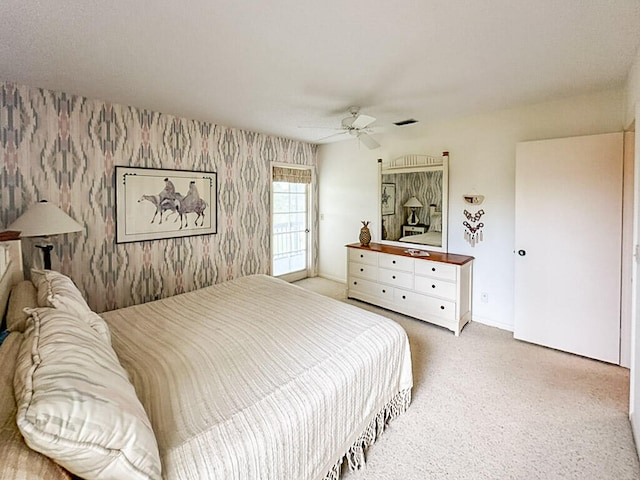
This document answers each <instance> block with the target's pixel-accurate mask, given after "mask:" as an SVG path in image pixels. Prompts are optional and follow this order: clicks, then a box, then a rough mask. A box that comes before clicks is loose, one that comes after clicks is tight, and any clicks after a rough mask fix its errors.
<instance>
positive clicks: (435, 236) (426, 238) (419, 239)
mask: <svg viewBox="0 0 640 480" xmlns="http://www.w3.org/2000/svg"><path fill="white" fill-rule="evenodd" d="M400 241H401V242H409V243H420V244H422V245H431V246H434V247H441V246H442V232H427V233H419V234H417V235H407V236H405V237H400Z"/></svg>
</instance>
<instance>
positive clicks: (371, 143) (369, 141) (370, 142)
mask: <svg viewBox="0 0 640 480" xmlns="http://www.w3.org/2000/svg"><path fill="white" fill-rule="evenodd" d="M358 139H359V140H360V141H361V142H362V143H364V146H365V147H367V148H368V149H369V150H374V149H376V148H378V147H379V146H380V144H379V143H378V142H376V141H375V140H374V139H373V137H371V136H370V135H367V134H366V133H363V132H360V134H359V135H358Z"/></svg>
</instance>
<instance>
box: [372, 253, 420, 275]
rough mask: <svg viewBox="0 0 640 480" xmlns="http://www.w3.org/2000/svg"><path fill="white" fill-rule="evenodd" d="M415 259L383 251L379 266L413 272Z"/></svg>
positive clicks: (379, 258)
mask: <svg viewBox="0 0 640 480" xmlns="http://www.w3.org/2000/svg"><path fill="white" fill-rule="evenodd" d="M413 261H414V260H413V258H409V257H402V256H400V255H388V254H386V253H381V254H380V256H379V257H378V266H380V267H382V268H392V269H394V270H404V271H405V272H411V273H413Z"/></svg>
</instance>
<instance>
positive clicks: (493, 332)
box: [296, 277, 640, 480]
mask: <svg viewBox="0 0 640 480" xmlns="http://www.w3.org/2000/svg"><path fill="white" fill-rule="evenodd" d="M296 284H297V285H299V286H301V287H303V288H307V289H309V290H313V291H315V292H318V293H320V294H323V295H326V296H330V297H333V298H336V299H338V300H341V301H344V302H348V303H350V304H352V305H356V306H358V307H360V308H365V309H367V310H370V311H374V312H377V313H380V314H382V315H384V316H386V317H389V318H391V319H393V320H395V321H396V322H398V323H399V324H400V325H402V326H403V327H404V329H405V330H406V332H407V334H408V335H409V341H410V344H411V355H412V361H413V374H414V388H413V401H412V404H411V407H410V408H409V410H408V411H407V412H406V413H405V414H403V415H401V416H399V417H398V418H396V419H395V420H394V421H392V422H391V423H390V424H389V426H388V428H387V430H386V431H385V433H384V435H382V436H381V437H380V438H379V439H378V441H377V442H376V444H375V445H373V446H372V447H371V448H370V449H369V450H368V452H367V463H366V466H365V467H364V468H363V469H361V470H359V471H355V472H351V471H345V472H344V473H343V476H342V479H343V480H396V479H408V480H413V479H461V480H466V479H474V480H479V479H523V480H524V479H581V480H596V479H603V480H605V479H607V480H608V479H612V480H613V479H616V480H626V479H629V480H638V479H640V464H639V462H638V456H637V453H636V450H635V446H634V443H633V436H632V433H631V426H630V423H629V419H628V410H629V400H628V397H629V371H628V370H627V369H624V368H622V367H617V366H614V365H609V364H605V363H602V362H599V361H595V360H590V359H586V358H583V357H579V356H576V355H571V354H568V353H564V352H559V351H556V350H552V349H548V348H544V347H540V346H537V345H532V344H528V343H524V342H520V341H517V340H514V339H513V336H512V334H511V332H507V331H504V330H500V329H496V328H492V327H488V326H485V325H482V324H479V323H474V322H472V323H470V324H469V325H467V326H466V327H465V328H464V330H463V331H462V333H461V334H460V337H455V336H454V335H453V333H452V332H450V331H448V330H445V329H443V328H440V327H437V326H434V325H430V324H428V323H425V322H422V321H419V320H415V319H412V318H410V317H406V316H404V315H400V314H396V313H394V312H390V311H388V310H384V309H381V308H377V307H374V306H371V305H368V304H366V303H363V302H359V301H356V300H347V299H346V295H345V285H344V284H342V283H339V282H333V281H331V280H326V279H323V278H319V277H315V278H309V279H305V280H302V281H300V282H296Z"/></svg>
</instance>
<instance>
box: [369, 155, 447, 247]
mask: <svg viewBox="0 0 640 480" xmlns="http://www.w3.org/2000/svg"><path fill="white" fill-rule="evenodd" d="M438 170H441V171H442V244H441V246H440V247H434V246H431V245H423V244H421V243H409V242H399V241H397V240H383V239H382V175H384V174H394V173H412V172H432V171H438ZM401 208H402V207H401ZM377 230H378V231H377V234H378V238H379V242H380V243H381V244H383V245H393V246H396V247H405V248H411V249H417V250H430V251H432V252H444V253H447V251H448V243H449V242H448V240H449V152H442V156H431V155H404V156H402V157H399V158H397V159H395V160H391V161H387V162H384V161H383V160H382V159H381V158H380V159H378V229H377Z"/></svg>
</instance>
